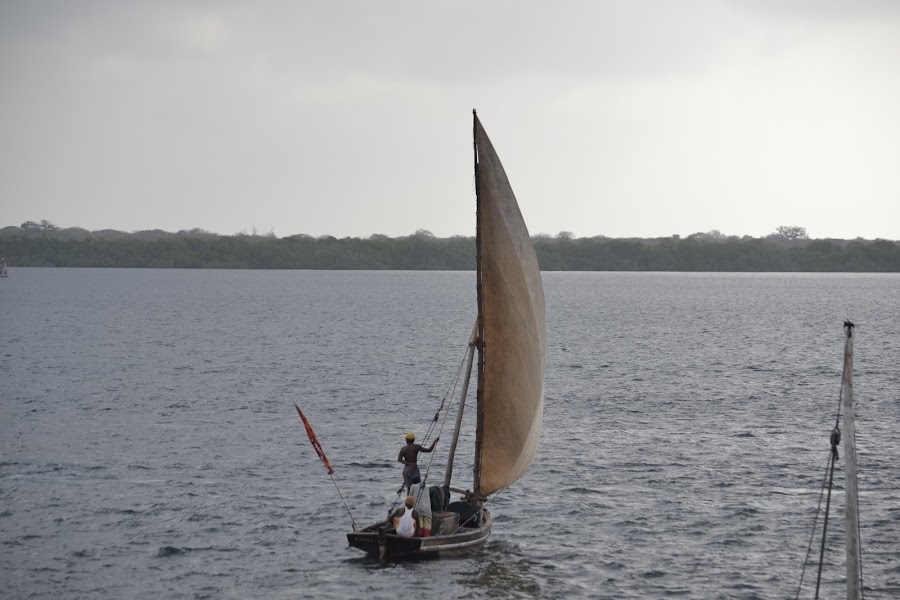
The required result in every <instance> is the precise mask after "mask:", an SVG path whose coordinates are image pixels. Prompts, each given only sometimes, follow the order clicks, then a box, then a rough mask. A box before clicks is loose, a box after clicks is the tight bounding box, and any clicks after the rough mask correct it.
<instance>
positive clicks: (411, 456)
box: [397, 432, 441, 490]
mask: <svg viewBox="0 0 900 600" xmlns="http://www.w3.org/2000/svg"><path fill="white" fill-rule="evenodd" d="M439 439H441V438H434V441H433V442H431V446H429V447H428V448H425V447H423V446H420V445H419V444H417V443H416V434H414V433H412V432H410V433H407V434H406V445H405V446H403V447H402V448H400V454H399V455H397V461H398V462H402V463H403V464H404V465H405V466H404V467H403V485H405V486H406V489H407V490H410V489H412V485H413V484H414V483H419V482H421V481H422V476H421V474H420V473H419V467H418V465H417V462H418V460H419V452H431V451H432V450H434V445H435V444H437V443H438V440H439Z"/></svg>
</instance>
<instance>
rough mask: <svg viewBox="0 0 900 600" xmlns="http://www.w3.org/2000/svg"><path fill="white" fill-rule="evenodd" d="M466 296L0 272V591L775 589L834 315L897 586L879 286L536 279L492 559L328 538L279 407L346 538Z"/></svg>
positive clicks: (393, 285)
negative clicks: (535, 389)
mask: <svg viewBox="0 0 900 600" xmlns="http://www.w3.org/2000/svg"><path fill="white" fill-rule="evenodd" d="M473 277H474V275H473V274H472V273H457V272H449V273H448V272H309V271H294V272H273V271H176V270H114V269H110V270H95V269H69V270H66V269H12V270H11V271H10V277H9V278H8V279H6V280H2V281H0V314H2V321H0V323H2V334H0V586H2V590H3V592H2V595H3V597H7V598H48V597H62V598H90V599H106V598H110V599H119V598H394V597H400V596H415V597H445V598H462V597H464V598H489V597H497V598H560V597H566V598H669V597H684V598H748V599H749V598H793V597H794V595H795V593H796V589H797V585H798V582H799V578H800V572H801V569H802V566H803V561H804V557H805V555H806V548H807V544H808V541H809V536H810V533H811V528H812V523H813V516H814V512H815V508H816V505H817V503H818V499H819V488H820V486H821V483H822V479H823V476H824V472H825V467H826V464H827V460H828V448H829V446H828V436H829V432H830V429H831V427H832V425H833V423H834V416H835V410H836V408H837V401H838V393H839V387H840V372H841V364H842V351H843V337H842V334H843V332H842V327H841V325H842V322H843V320H844V319H845V318H849V319H852V320H854V321H855V322H856V324H857V326H858V328H857V337H856V338H855V340H856V397H857V401H858V407H857V415H858V424H857V429H858V435H857V440H858V446H859V455H860V456H859V468H860V487H861V490H862V493H861V508H860V511H861V520H862V527H861V529H862V532H861V533H862V540H863V549H864V561H865V562H864V571H863V576H864V581H865V584H866V588H867V590H866V596H867V597H868V598H898V597H900V430H898V422H900V418H898V417H900V277H898V276H897V275H858V274H855V275H840V274H837V275H836V274H830V275H822V274H815V275H812V274H686V273H666V274H664V273H545V274H544V286H545V290H546V297H547V310H548V315H547V316H548V319H547V321H548V329H549V348H548V366H547V372H546V408H545V419H544V429H543V434H542V438H541V445H540V447H539V449H538V454H537V457H536V458H535V462H534V464H533V466H532V468H531V470H530V471H529V472H528V474H526V476H525V477H524V478H523V479H522V480H520V481H519V482H518V483H516V484H515V485H514V486H512V487H511V488H510V489H508V490H507V491H504V492H503V493H501V494H500V495H499V496H497V497H496V498H495V499H493V500H492V501H491V504H490V506H491V507H492V511H493V513H494V514H495V519H496V520H495V527H494V535H493V536H492V538H491V541H490V542H489V544H488V547H487V549H486V550H485V551H484V552H483V553H481V554H479V555H477V556H473V557H469V558H462V559H456V560H445V561H430V562H418V563H401V564H387V565H380V564H378V563H377V561H372V560H370V559H368V558H366V557H364V556H363V555H362V554H361V553H359V552H358V551H356V550H354V549H352V548H349V547H348V546H347V543H346V538H345V533H346V531H348V529H349V528H350V517H349V515H348V513H347V510H346V509H345V508H344V506H343V504H342V502H341V500H340V497H339V496H338V493H337V490H336V489H335V486H334V485H333V484H332V482H331V480H330V479H329V478H328V476H327V473H326V472H325V469H324V468H323V466H322V465H321V463H320V462H318V459H317V457H316V456H315V454H314V453H313V451H312V448H311V447H310V445H309V443H308V441H307V439H306V436H305V434H304V432H303V430H302V427H301V424H300V421H299V419H298V418H297V415H296V413H295V412H294V408H293V406H292V402H295V401H296V402H298V403H299V404H300V405H301V407H303V408H304V409H305V411H306V413H307V415H308V416H309V418H310V420H311V421H312V424H313V426H314V427H315V429H316V432H317V433H318V435H319V438H320V440H321V442H322V444H323V446H324V448H325V450H326V452H327V453H328V456H329V458H330V460H331V462H332V464H333V465H334V467H335V469H336V474H335V480H336V482H337V484H338V486H339V487H340V490H341V492H342V493H343V496H344V499H345V500H346V503H347V505H348V506H349V508H350V510H351V511H352V513H353V516H354V518H355V519H356V520H357V522H359V523H360V524H367V523H369V522H372V521H374V520H376V519H379V518H381V517H383V516H384V515H385V513H386V510H387V508H388V507H389V505H390V503H391V502H392V501H393V500H394V499H395V498H396V490H397V488H398V486H399V484H400V482H401V465H399V464H398V463H397V462H396V455H397V451H398V450H399V448H400V446H401V445H402V443H403V440H402V437H403V434H405V433H406V431H408V430H414V431H418V432H424V430H425V429H426V428H427V426H428V424H429V422H430V420H431V418H432V416H433V415H434V414H435V411H436V410H437V408H438V406H439V405H440V402H441V398H443V397H444V396H445V394H447V392H448V391H449V390H450V389H451V385H452V382H453V378H454V376H455V374H456V371H457V368H458V366H459V362H460V361H461V360H462V358H463V353H464V351H465V344H466V341H467V339H468V335H469V332H470V331H471V327H472V323H473V320H474V316H475V301H474V287H473ZM450 403H455V399H451V400H448V405H449V404H450ZM444 412H445V413H449V412H452V410H451V407H450V406H448V407H447V408H446V409H445V411H444ZM442 414H443V413H442ZM469 425H471V422H470V421H469V420H467V423H466V426H467V427H468V426H469ZM449 427H450V425H449V424H448V425H447V427H446V429H445V430H444V432H443V433H442V434H441V442H440V443H439V444H438V450H444V451H446V449H447V446H448V444H447V441H449V438H450V435H449ZM420 435H421V434H420ZM471 439H472V435H471V433H470V432H469V431H467V432H466V434H465V435H464V436H463V440H462V445H463V446H466V447H468V446H469V444H470V443H471ZM435 457H436V458H435V461H434V463H433V464H434V467H433V470H432V472H431V476H430V480H431V481H437V480H439V479H440V478H442V472H443V460H444V459H445V455H444V454H441V453H440V452H435ZM469 464H471V457H469V456H464V457H462V459H461V461H460V463H459V464H458V466H457V468H456V471H455V472H456V474H457V477H458V480H459V483H460V484H465V483H466V482H467V481H468V480H469V478H470V476H469V473H470V471H469V466H468V465H469ZM837 483H838V486H837V487H838V489H837V491H836V493H835V496H834V500H833V505H832V520H831V522H830V524H829V531H830V532H831V536H830V538H829V542H828V544H827V546H828V553H827V555H826V560H827V565H826V567H825V572H824V576H823V579H824V583H823V586H824V589H825V596H826V597H832V598H835V597H840V596H841V595H842V594H843V589H844V588H843V586H844V583H843V575H842V572H843V562H844V559H843V542H842V539H841V537H840V536H841V535H842V526H841V523H842V521H843V515H842V513H843V496H842V494H841V493H840V490H841V488H842V479H841V477H840V476H839V477H838V482H837ZM820 524H821V521H820ZM814 578H815V569H814V568H811V570H808V571H807V575H806V581H807V583H808V584H811V583H812V582H813V581H814ZM802 597H805V598H811V597H812V590H811V588H810V587H809V585H807V586H805V587H804V590H803V594H802Z"/></svg>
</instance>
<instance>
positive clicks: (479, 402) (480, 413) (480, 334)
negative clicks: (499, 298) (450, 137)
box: [472, 108, 484, 496]
mask: <svg viewBox="0 0 900 600" xmlns="http://www.w3.org/2000/svg"><path fill="white" fill-rule="evenodd" d="M472 146H473V149H474V153H475V273H476V275H475V289H476V292H477V296H478V320H477V321H476V325H475V347H476V348H477V349H478V386H477V388H476V389H477V392H476V396H475V398H476V401H475V405H476V414H477V419H476V426H475V473H474V477H473V484H472V488H473V489H472V491H473V492H475V494H476V495H478V496H480V495H481V449H482V446H483V444H484V441H483V440H482V435H483V433H484V296H483V294H482V288H481V282H482V273H481V269H482V264H481V263H482V246H483V243H484V242H483V240H482V236H481V194H480V189H479V185H478V114H477V113H476V112H475V109H474V108H473V109H472Z"/></svg>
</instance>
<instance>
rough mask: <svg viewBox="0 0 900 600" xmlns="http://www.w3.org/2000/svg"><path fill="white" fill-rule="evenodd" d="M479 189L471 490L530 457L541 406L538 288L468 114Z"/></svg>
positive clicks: (511, 473) (512, 205)
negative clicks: (475, 403) (477, 354)
mask: <svg viewBox="0 0 900 600" xmlns="http://www.w3.org/2000/svg"><path fill="white" fill-rule="evenodd" d="M474 135H475V154H476V165H475V179H476V184H475V187H476V191H477V196H478V210H477V215H478V219H477V220H478V231H477V235H476V237H477V243H478V249H477V254H478V288H479V293H478V296H479V300H478V304H479V317H478V320H479V326H478V339H477V342H476V345H478V347H479V349H480V351H481V353H480V354H481V356H480V358H479V365H478V375H479V381H478V425H477V430H476V442H475V485H474V488H475V492H476V493H477V494H481V495H485V496H486V495H488V494H491V493H493V492H496V491H497V490H500V489H502V488H504V487H506V486H508V485H509V484H511V483H513V482H514V481H516V480H517V479H518V478H519V477H521V476H522V475H523V474H524V473H525V471H527V470H528V467H529V466H530V465H531V461H532V459H533V458H534V454H535V452H536V451H537V445H538V440H539V438H540V435H541V421H542V419H543V410H544V365H545V364H546V355H547V325H546V320H545V314H544V288H543V285H542V283H541V273H540V269H539V267H538V261H537V256H536V255H535V252H534V246H533V245H532V242H531V237H530V236H529V234H528V228H527V227H526V226H525V221H524V220H523V219H522V213H521V212H520V210H519V205H518V203H517V202H516V197H515V195H514V194H513V191H512V188H511V187H510V184H509V180H508V179H507V177H506V173H505V172H504V170H503V165H502V164H501V163H500V159H499V158H498V156H497V154H496V152H495V151H494V148H493V146H492V144H491V141H490V139H488V136H487V134H486V133H485V131H484V128H483V127H482V126H481V123H480V121H479V120H478V117H477V116H475V117H474Z"/></svg>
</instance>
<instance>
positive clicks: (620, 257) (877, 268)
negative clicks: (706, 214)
mask: <svg viewBox="0 0 900 600" xmlns="http://www.w3.org/2000/svg"><path fill="white" fill-rule="evenodd" d="M534 241H535V249H536V251H537V256H538V261H539V263H540V265H541V269H542V270H544V271H774V272H789V271H810V272H894V273H896V272H900V244H898V243H897V242H894V241H888V240H875V241H869V240H862V239H856V240H849V241H848V240H811V239H808V238H807V237H806V232H805V230H803V228H799V227H779V228H778V230H777V231H776V233H773V234H772V235H769V236H767V237H765V238H751V237H748V236H744V237H742V238H738V237H736V236H723V235H721V234H720V233H718V232H716V231H712V232H709V233H697V234H693V235H690V236H688V237H685V238H680V237H678V236H673V237H670V238H653V239H615V238H605V237H593V238H574V237H573V236H572V235H571V234H568V233H566V232H563V233H560V234H559V235H557V236H555V237H550V236H536V237H535V238H534ZM0 256H2V257H5V259H6V262H7V264H9V265H10V266H12V267H128V268H133V267H139V268H140V267H144V268H197V269H200V268H203V269H419V270H469V269H474V268H475V241H474V238H473V237H462V236H457V237H451V238H436V237H434V236H433V235H432V234H431V233H429V232H427V231H424V230H420V231H418V232H416V233H415V234H413V235H410V236H405V237H398V238H390V237H387V236H383V235H373V236H371V237H368V238H349V237H348V238H342V239H337V238H334V237H332V236H321V237H312V236H308V235H303V234H301V235H293V236H289V237H285V238H277V237H275V236H274V235H271V234H269V235H261V236H260V235H244V234H238V235H234V236H222V235H217V234H211V233H208V232H205V231H203V230H199V229H194V230H191V231H179V232H177V233H168V232H164V231H159V230H155V231H140V232H134V233H125V232H120V231H114V230H103V231H94V232H91V231H87V230H85V229H81V228H69V229H60V228H58V227H56V226H54V225H53V224H52V223H49V222H48V221H42V222H41V223H34V222H31V221H29V222H27V223H24V224H23V225H22V226H21V227H4V228H3V229H0Z"/></svg>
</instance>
